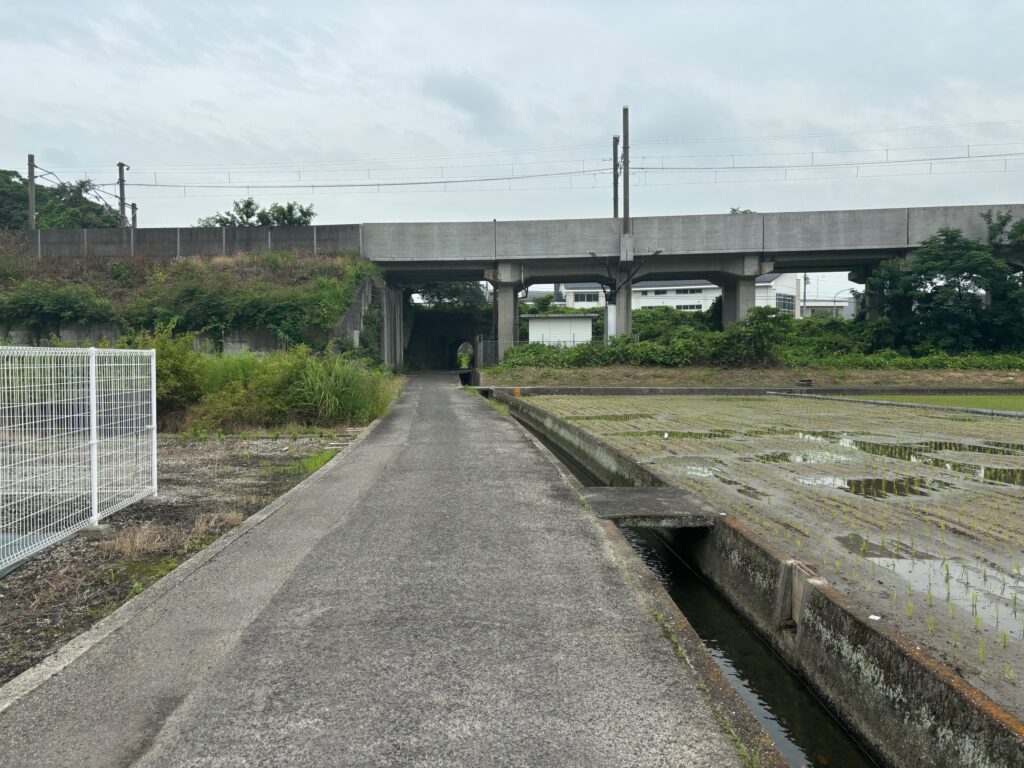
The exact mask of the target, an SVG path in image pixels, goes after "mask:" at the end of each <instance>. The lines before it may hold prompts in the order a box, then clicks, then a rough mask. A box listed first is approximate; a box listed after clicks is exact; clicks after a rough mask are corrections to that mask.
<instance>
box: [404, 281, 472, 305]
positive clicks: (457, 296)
mask: <svg viewBox="0 0 1024 768" xmlns="http://www.w3.org/2000/svg"><path fill="white" fill-rule="evenodd" d="M415 293H418V294H419V295H420V298H422V299H423V303H424V304H428V305H430V306H432V307H437V306H441V305H445V306H450V307H482V306H484V305H486V304H487V294H485V293H484V289H483V288H481V287H480V283H474V282H466V281H458V280H449V281H438V282H433V283H424V284H423V285H421V286H420V287H419V288H417V289H416V290H415Z"/></svg>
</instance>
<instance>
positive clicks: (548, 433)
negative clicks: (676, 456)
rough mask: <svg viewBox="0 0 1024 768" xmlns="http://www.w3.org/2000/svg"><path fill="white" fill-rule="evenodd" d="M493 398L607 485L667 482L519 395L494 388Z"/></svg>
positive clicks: (646, 485) (665, 483) (644, 485)
mask: <svg viewBox="0 0 1024 768" xmlns="http://www.w3.org/2000/svg"><path fill="white" fill-rule="evenodd" d="M493 397H494V399H495V400H497V401H498V402H500V403H504V404H505V405H507V406H508V409H509V412H510V413H512V414H513V415H514V416H515V417H516V418H517V419H518V420H519V421H521V422H523V423H524V424H525V425H526V426H527V427H529V428H530V429H532V430H533V431H534V432H537V433H539V434H542V435H544V436H545V437H546V438H548V439H549V440H550V441H551V442H552V443H554V444H555V445H556V446H557V447H558V448H559V449H560V450H562V451H564V452H565V453H567V454H569V455H570V456H572V457H573V458H574V459H575V460H576V461H578V462H579V463H580V464H582V465H583V467H584V469H586V470H587V471H588V472H590V474H592V475H594V476H595V477H599V478H601V479H602V480H604V482H606V483H607V484H608V485H612V486H617V487H624V488H628V487H638V488H648V487H651V486H664V485H668V483H667V482H665V480H663V479H662V478H660V477H659V476H658V475H656V474H655V473H654V472H651V471H649V470H647V469H645V468H644V467H641V466H640V465H639V464H637V463H636V462H635V461H633V460H632V459H630V458H629V457H628V456H626V455H625V454H624V453H622V452H621V451H618V450H616V449H615V448H612V447H611V446H610V445H605V444H604V443H601V442H599V441H597V440H595V439H594V438H593V437H592V436H591V435H589V434H588V433H587V432H584V431H583V430H582V429H580V428H579V427H577V426H576V425H574V424H570V423H568V422H567V421H564V420H562V419H560V418H558V417H557V416H555V415H554V414H552V413H548V412H547V411H545V410H543V409H541V408H538V407H536V406H534V405H530V404H528V403H526V402H524V401H523V398H521V397H515V396H514V395H509V394H508V393H506V392H502V391H500V390H495V391H494V392H493Z"/></svg>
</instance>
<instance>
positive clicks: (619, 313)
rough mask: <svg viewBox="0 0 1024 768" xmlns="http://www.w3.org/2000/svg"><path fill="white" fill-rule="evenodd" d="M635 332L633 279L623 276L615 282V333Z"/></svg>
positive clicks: (626, 333)
mask: <svg viewBox="0 0 1024 768" xmlns="http://www.w3.org/2000/svg"><path fill="white" fill-rule="evenodd" d="M632 333H633V280H632V279H631V278H629V277H628V276H621V275H620V279H619V280H617V281H616V283H615V335H616V336H630V335H632Z"/></svg>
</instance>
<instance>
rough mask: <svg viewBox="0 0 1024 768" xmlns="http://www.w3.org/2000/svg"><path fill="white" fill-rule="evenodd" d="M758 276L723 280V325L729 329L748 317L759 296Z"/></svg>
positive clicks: (736, 276) (735, 276)
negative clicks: (757, 295)
mask: <svg viewBox="0 0 1024 768" xmlns="http://www.w3.org/2000/svg"><path fill="white" fill-rule="evenodd" d="M756 280H757V278H756V276H754V275H742V276H739V275H728V276H726V277H725V278H723V279H722V281H721V283H720V286H721V288H722V325H723V327H728V326H730V325H732V324H733V323H737V322H739V321H740V320H742V319H743V318H745V317H746V316H747V313H748V312H749V311H750V310H751V309H753V307H754V304H755V298H756V294H757V284H756Z"/></svg>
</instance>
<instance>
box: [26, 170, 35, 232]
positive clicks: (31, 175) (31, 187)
mask: <svg viewBox="0 0 1024 768" xmlns="http://www.w3.org/2000/svg"><path fill="white" fill-rule="evenodd" d="M28 228H29V229H30V230H31V229H35V228H36V156H35V155H29V156H28Z"/></svg>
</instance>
